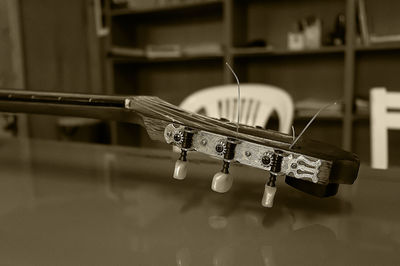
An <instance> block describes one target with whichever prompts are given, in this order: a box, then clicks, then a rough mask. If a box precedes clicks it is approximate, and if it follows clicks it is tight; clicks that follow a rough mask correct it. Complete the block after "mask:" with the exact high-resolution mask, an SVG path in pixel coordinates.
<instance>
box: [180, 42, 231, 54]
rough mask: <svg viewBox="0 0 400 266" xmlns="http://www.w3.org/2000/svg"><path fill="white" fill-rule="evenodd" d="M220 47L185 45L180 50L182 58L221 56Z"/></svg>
mask: <svg viewBox="0 0 400 266" xmlns="http://www.w3.org/2000/svg"><path fill="white" fill-rule="evenodd" d="M222 50H223V49H222V45H221V44H219V43H198V44H191V45H185V46H184V47H183V48H182V54H183V55H184V56H208V55H210V56H212V55H222V52H223V51H222Z"/></svg>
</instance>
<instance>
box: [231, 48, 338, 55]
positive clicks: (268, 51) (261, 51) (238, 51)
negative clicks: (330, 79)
mask: <svg viewBox="0 0 400 266" xmlns="http://www.w3.org/2000/svg"><path fill="white" fill-rule="evenodd" d="M230 52H231V54H232V55H233V56H236V57H251V56H291V55H318V54H342V53H344V46H326V47H321V48H319V49H307V50H300V51H292V50H285V49H279V50H278V49H276V50H274V49H272V48H268V47H254V48H231V50H230Z"/></svg>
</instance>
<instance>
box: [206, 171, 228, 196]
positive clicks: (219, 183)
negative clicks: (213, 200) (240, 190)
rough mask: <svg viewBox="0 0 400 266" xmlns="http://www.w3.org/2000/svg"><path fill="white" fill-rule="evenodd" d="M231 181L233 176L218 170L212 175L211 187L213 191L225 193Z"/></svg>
mask: <svg viewBox="0 0 400 266" xmlns="http://www.w3.org/2000/svg"><path fill="white" fill-rule="evenodd" d="M232 183H233V177H232V176H231V175H230V174H229V173H228V174H225V173H222V172H218V173H216V174H215V175H214V177H213V180H212V183H211V189H212V190H214V191H215V192H219V193H225V192H227V191H228V190H229V189H231V187H232Z"/></svg>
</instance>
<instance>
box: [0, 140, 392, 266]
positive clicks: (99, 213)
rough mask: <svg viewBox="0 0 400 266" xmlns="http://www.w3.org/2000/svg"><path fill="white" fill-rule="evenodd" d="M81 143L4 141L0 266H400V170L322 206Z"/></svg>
mask: <svg viewBox="0 0 400 266" xmlns="http://www.w3.org/2000/svg"><path fill="white" fill-rule="evenodd" d="M176 157H177V154H173V153H172V152H170V151H158V150H146V149H133V148H123V147H113V146H100V145H88V144H76V143H57V142H45V141H28V140H4V139H3V140H0V254H1V255H0V265H182V266H185V265H268V266H270V265H400V213H399V212H400V192H399V191H400V169H390V170H388V171H378V170H371V169H370V168H369V167H368V166H365V165H364V166H362V167H361V169H360V174H359V177H358V180H357V181H356V183H355V184H354V185H352V186H347V185H342V186H341V187H340V190H339V193H338V195H336V196H335V197H332V198H326V199H318V198H315V197H313V196H309V195H306V194H304V193H302V192H300V191H297V190H295V189H293V188H291V187H289V186H288V185H286V184H284V182H283V181H282V180H280V181H279V182H278V192H277V195H276V198H275V206H274V207H273V208H272V209H266V208H263V207H262V206H261V204H260V201H261V198H262V194H263V188H264V184H265V181H266V180H267V174H266V173H265V172H263V171H262V170H258V169H251V168H247V167H240V166H233V167H232V171H231V172H232V174H233V175H234V176H235V181H234V184H233V188H232V189H231V191H229V192H228V193H226V194H217V193H215V192H213V191H211V189H210V184H211V180H212V176H213V174H214V173H215V172H217V171H219V170H220V168H221V165H220V162H215V161H213V160H210V159H209V158H206V157H202V156H198V155H193V154H190V155H189V157H190V158H192V162H191V164H190V169H189V173H188V177H187V178H186V179H185V180H183V181H177V180H174V179H173V178H172V173H173V167H174V161H175V159H176Z"/></svg>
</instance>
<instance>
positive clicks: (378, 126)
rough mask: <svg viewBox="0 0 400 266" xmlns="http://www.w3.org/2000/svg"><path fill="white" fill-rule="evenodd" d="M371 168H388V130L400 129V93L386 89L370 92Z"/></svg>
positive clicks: (375, 89)
mask: <svg viewBox="0 0 400 266" xmlns="http://www.w3.org/2000/svg"><path fill="white" fill-rule="evenodd" d="M370 103H371V111H370V119H371V166H372V168H380V169H387V168H388V157H389V156H388V153H389V152H388V130H389V129H400V112H396V110H397V111H400V92H387V91H386V88H372V89H371V90H370Z"/></svg>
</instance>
